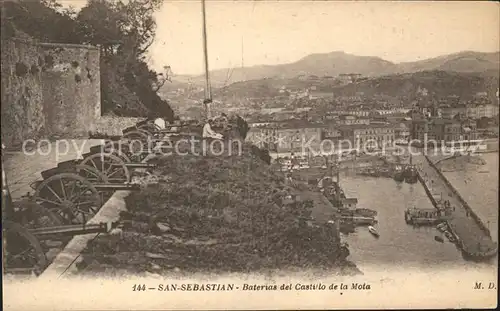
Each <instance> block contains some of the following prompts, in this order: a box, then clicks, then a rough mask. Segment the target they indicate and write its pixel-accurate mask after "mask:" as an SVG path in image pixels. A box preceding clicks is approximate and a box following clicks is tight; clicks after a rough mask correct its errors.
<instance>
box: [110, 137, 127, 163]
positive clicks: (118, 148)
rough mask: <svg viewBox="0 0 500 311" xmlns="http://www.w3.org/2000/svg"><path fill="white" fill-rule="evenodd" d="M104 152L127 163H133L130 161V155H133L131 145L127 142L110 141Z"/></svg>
mask: <svg viewBox="0 0 500 311" xmlns="http://www.w3.org/2000/svg"><path fill="white" fill-rule="evenodd" d="M110 151H111V152H110ZM104 152H108V153H111V154H113V155H115V156H117V157H119V158H120V159H122V160H123V162H125V163H131V162H132V160H131V159H130V155H131V154H132V152H131V151H130V144H127V143H126V141H123V140H120V141H108V142H106V144H105V145H104Z"/></svg>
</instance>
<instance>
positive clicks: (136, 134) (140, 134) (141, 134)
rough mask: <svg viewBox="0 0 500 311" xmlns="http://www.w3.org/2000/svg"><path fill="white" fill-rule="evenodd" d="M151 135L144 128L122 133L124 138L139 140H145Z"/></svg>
mask: <svg viewBox="0 0 500 311" xmlns="http://www.w3.org/2000/svg"><path fill="white" fill-rule="evenodd" d="M150 136H152V135H151V133H149V132H147V131H144V130H136V131H130V132H127V133H125V134H123V138H124V139H128V140H139V141H147V140H148V137H150Z"/></svg>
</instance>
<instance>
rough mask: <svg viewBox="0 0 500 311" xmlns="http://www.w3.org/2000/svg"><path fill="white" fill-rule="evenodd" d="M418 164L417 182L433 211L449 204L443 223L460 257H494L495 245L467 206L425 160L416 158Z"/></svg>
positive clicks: (448, 183)
mask: <svg viewBox="0 0 500 311" xmlns="http://www.w3.org/2000/svg"><path fill="white" fill-rule="evenodd" d="M418 160H419V161H418V165H417V168H418V179H419V181H420V182H421V183H422V185H423V186H424V189H425V192H426V193H427V195H428V197H429V199H430V200H431V202H432V204H433V205H434V207H435V208H436V209H441V207H442V205H441V203H442V202H445V201H448V202H449V203H450V207H451V208H450V211H449V219H448V220H447V223H448V226H449V228H450V230H451V231H452V233H453V234H454V235H455V236H456V237H457V246H458V247H459V248H460V249H461V250H462V252H463V253H464V255H465V256H466V257H468V258H471V259H477V260H480V259H486V258H489V257H493V256H495V255H496V254H497V250H498V245H497V243H496V242H494V241H493V240H492V238H491V234H490V231H489V229H488V228H487V227H486V226H485V225H484V223H483V222H482V221H481V219H480V218H479V217H478V216H477V215H476V214H475V213H474V211H473V210H472V209H471V207H470V206H469V204H468V203H467V202H466V201H465V200H464V199H463V198H462V196H461V195H460V193H459V192H458V191H457V190H456V189H455V188H454V187H453V186H452V185H451V183H450V182H449V181H448V180H447V179H446V177H445V176H444V175H443V174H442V173H441V171H440V170H439V169H438V168H437V167H436V166H435V165H434V163H433V162H432V161H431V159H429V157H428V156H425V157H424V156H420V157H419V159H418Z"/></svg>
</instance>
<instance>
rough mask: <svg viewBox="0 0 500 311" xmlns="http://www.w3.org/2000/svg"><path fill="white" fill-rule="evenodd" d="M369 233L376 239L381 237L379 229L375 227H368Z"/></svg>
mask: <svg viewBox="0 0 500 311" xmlns="http://www.w3.org/2000/svg"><path fill="white" fill-rule="evenodd" d="M368 232H370V233H371V234H372V235H373V236H374V237H376V238H378V237H380V234H379V233H378V231H377V229H375V228H374V227H373V226H368Z"/></svg>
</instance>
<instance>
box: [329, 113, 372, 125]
mask: <svg viewBox="0 0 500 311" xmlns="http://www.w3.org/2000/svg"><path fill="white" fill-rule="evenodd" d="M336 123H337V124H338V125H353V124H365V125H367V124H370V119H369V118H359V117H358V116H355V115H348V114H345V115H340V116H339V118H338V119H337V122H336Z"/></svg>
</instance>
